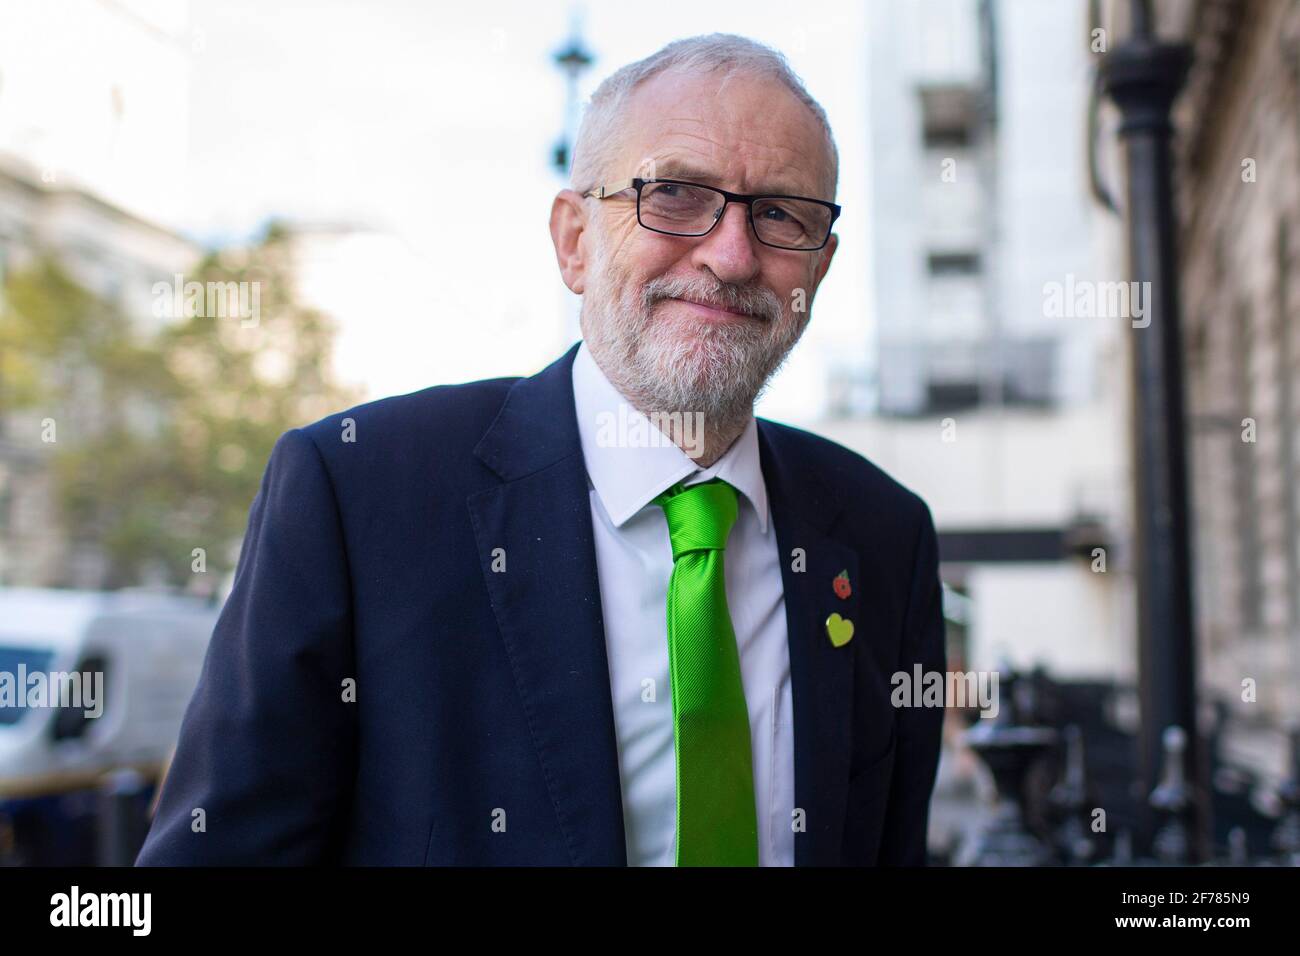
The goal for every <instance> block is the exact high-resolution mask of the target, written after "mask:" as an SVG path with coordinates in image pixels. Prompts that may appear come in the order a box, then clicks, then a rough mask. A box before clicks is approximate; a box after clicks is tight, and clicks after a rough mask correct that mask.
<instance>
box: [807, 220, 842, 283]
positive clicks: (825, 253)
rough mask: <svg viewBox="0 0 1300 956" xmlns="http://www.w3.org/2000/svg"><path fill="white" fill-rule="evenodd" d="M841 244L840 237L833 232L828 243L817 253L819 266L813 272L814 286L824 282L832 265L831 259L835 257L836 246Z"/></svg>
mask: <svg viewBox="0 0 1300 956" xmlns="http://www.w3.org/2000/svg"><path fill="white" fill-rule="evenodd" d="M839 244H840V237H839V236H837V235H835V233H833V232H832V233H831V237H830V238H829V239H827V240H826V245H825V246H824V247H823V248H822V249H821V251H820V252H818V253H817V255H818V257H819V258H818V260H817V267H816V269H815V270H814V272H813V288H814V289H815V288H817V287H818V286H819V285H821V284H822V279H824V278H826V270H827V269H829V268H830V267H831V259H833V258H835V248H836V247H837V246H838V245H839Z"/></svg>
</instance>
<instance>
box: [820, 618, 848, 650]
mask: <svg viewBox="0 0 1300 956" xmlns="http://www.w3.org/2000/svg"><path fill="white" fill-rule="evenodd" d="M826 633H827V635H828V636H829V637H830V639H831V643H832V644H834V645H835V646H836V647H843V646H844V645H845V644H847V643H848V642H849V641H850V640H851V639H852V637H853V622H852V621H850V620H849V619H848V618H847V617H840V616H839V615H838V614H832V615H831V616H830V617H828V618H827V619H826Z"/></svg>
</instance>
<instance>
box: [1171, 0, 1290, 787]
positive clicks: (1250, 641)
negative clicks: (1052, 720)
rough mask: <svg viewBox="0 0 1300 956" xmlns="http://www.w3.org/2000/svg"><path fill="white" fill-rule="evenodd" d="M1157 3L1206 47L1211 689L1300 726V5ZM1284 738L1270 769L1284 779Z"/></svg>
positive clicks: (1204, 531) (1200, 64) (1200, 316)
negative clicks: (1247, 688)
mask: <svg viewBox="0 0 1300 956" xmlns="http://www.w3.org/2000/svg"><path fill="white" fill-rule="evenodd" d="M1157 10H1158V12H1159V14H1160V15H1161V16H1160V20H1159V26H1160V28H1161V33H1162V36H1171V37H1174V38H1177V37H1186V38H1187V41H1188V42H1189V43H1190V44H1191V46H1192V51H1193V63H1192V67H1191V70H1190V73H1189V75H1188V81H1187V85H1186V88H1185V90H1184V93H1183V96H1182V97H1181V99H1180V101H1179V102H1178V104H1177V106H1176V110H1177V111H1176V114H1175V122H1176V125H1177V128H1178V139H1177V147H1178V155H1177V175H1178V179H1177V184H1178V187H1179V194H1178V211H1179V215H1180V232H1179V252H1180V255H1181V269H1182V283H1183V289H1182V293H1183V321H1184V323H1185V326H1186V334H1185V339H1184V341H1185V349H1186V369H1187V380H1186V381H1187V392H1188V409H1189V417H1190V423H1189V424H1190V432H1191V446H1190V456H1191V464H1190V467H1191V469H1192V476H1191V485H1192V497H1193V510H1194V521H1195V525H1194V530H1195V540H1194V546H1195V558H1196V568H1197V579H1196V596H1197V617H1198V621H1197V625H1198V626H1197V631H1198V637H1199V640H1200V642H1201V643H1200V654H1201V658H1200V661H1199V662H1198V664H1199V672H1200V677H1201V682H1202V684H1203V686H1205V687H1207V688H1213V689H1216V690H1218V691H1221V692H1222V693H1223V694H1224V696H1225V698H1226V699H1227V700H1229V701H1231V702H1233V705H1234V708H1233V709H1234V716H1235V717H1236V718H1237V719H1238V720H1239V721H1240V722H1242V723H1255V724H1256V725H1257V726H1258V725H1261V724H1265V723H1270V724H1274V725H1278V724H1281V723H1282V722H1284V721H1300V692H1297V690H1296V687H1297V686H1300V382H1297V381H1296V379H1297V372H1298V371H1300V3H1296V2H1294V0H1251V2H1246V0H1202V2H1197V3H1181V4H1179V3H1162V4H1160V5H1159V6H1158V7H1157ZM1248 678H1249V679H1253V680H1254V682H1255V683H1256V685H1257V696H1256V699H1254V700H1249V699H1243V686H1242V681H1243V680H1245V679H1248ZM1246 697H1247V698H1249V695H1246ZM1279 743H1280V741H1275V743H1274V746H1272V747H1271V748H1266V749H1264V750H1261V752H1260V753H1259V754H1258V755H1257V756H1258V758H1259V759H1258V760H1257V761H1256V762H1257V763H1260V764H1261V765H1267V766H1269V767H1271V768H1272V769H1273V770H1276V771H1277V772H1279V773H1280V772H1282V769H1283V768H1282V748H1281V747H1280V746H1278V744H1279ZM1243 756H1244V755H1243Z"/></svg>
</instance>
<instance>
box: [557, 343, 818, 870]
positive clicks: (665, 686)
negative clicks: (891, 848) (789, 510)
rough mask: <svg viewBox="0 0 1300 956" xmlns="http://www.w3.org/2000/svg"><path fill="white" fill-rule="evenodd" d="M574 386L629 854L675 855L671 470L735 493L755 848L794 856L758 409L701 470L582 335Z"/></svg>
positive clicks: (784, 679) (778, 587) (736, 585)
mask: <svg viewBox="0 0 1300 956" xmlns="http://www.w3.org/2000/svg"><path fill="white" fill-rule="evenodd" d="M573 395H574V400H575V404H576V408H577V414H578V433H579V435H580V436H581V440H582V454H583V458H584V459H585V461H586V465H587V474H588V477H589V486H590V492H589V493H590V497H591V521H592V527H593V529H594V531H595V539H596V568H597V576H598V577H599V579H600V596H601V606H602V611H603V614H604V620H605V643H606V648H607V654H608V658H609V681H610V689H611V694H612V698H613V703H614V728H615V732H616V734H617V737H618V765H619V780H620V784H621V787H622V791H623V822H624V828H625V830H626V834H627V861H628V865H630V866H672V865H673V862H674V860H675V858H676V821H675V817H676V798H677V795H676V763H675V759H676V758H675V756H674V752H673V705H672V693H671V688H670V686H669V669H668V631H667V617H668V579H669V578H670V577H671V575H672V571H673V555H672V546H671V544H670V543H669V540H668V522H667V520H666V519H665V518H664V513H663V509H662V508H660V507H659V506H658V505H656V504H654V503H653V499H654V498H655V496H656V495H658V494H659V493H660V492H662V491H664V490H666V489H667V488H669V487H671V486H672V485H673V484H674V483H676V482H678V481H682V482H683V483H684V484H688V485H690V484H695V483H696V482H699V481H707V480H709V479H711V478H721V479H722V480H724V481H726V482H727V483H728V484H730V485H731V486H732V487H734V488H735V489H736V490H737V491H738V492H739V493H740V494H739V514H738V516H737V518H736V523H735V525H734V526H733V527H732V529H731V535H730V537H729V538H728V539H727V547H726V551H725V552H724V554H725V557H724V559H723V561H724V566H725V571H726V583H727V608H728V610H729V611H730V612H731V623H732V625H733V627H734V629H735V632H736V644H737V647H738V648H739V651H740V674H741V681H742V683H743V684H744V689H745V704H746V707H747V708H748V710H749V733H750V740H751V746H752V753H753V758H754V798H755V804H756V806H755V809H756V811H757V814H758V862H759V865H760V866H793V865H794V833H793V832H792V830H791V825H790V822H791V814H792V812H793V810H794V728H793V710H792V705H791V697H790V654H789V647H788V645H787V637H786V621H785V597H784V589H783V586H782V582H781V564H780V560H781V559H780V554H779V553H778V551H777V545H776V532H775V531H774V530H773V528H772V523H771V520H770V514H769V511H768V504H767V488H766V486H765V485H764V483H763V474H762V470H761V468H760V466H759V455H758V425H757V422H756V421H755V420H754V418H753V417H752V416H751V417H750V420H749V424H748V425H747V426H746V428H745V431H744V432H743V433H742V434H741V436H740V437H739V438H738V439H737V440H736V441H735V443H734V444H733V445H732V446H731V448H729V449H728V450H727V453H726V454H725V455H723V456H722V457H721V458H720V459H719V460H718V461H717V462H715V463H714V464H713V466H712V467H710V468H708V469H704V470H701V469H700V468H699V467H697V466H696V464H695V462H694V461H692V460H691V459H690V458H689V457H688V456H687V455H686V454H685V453H684V452H683V451H682V450H681V449H680V448H678V447H677V446H676V445H674V444H672V443H671V442H670V441H668V440H667V438H666V437H665V436H664V435H663V434H662V432H660V431H659V430H658V429H657V428H655V427H654V426H653V425H652V424H651V423H650V422H649V421H647V420H646V418H645V416H643V415H641V413H640V412H638V411H636V409H634V408H633V407H632V406H631V405H630V404H629V403H628V402H627V401H626V399H624V398H623V396H622V395H621V394H620V393H619V392H618V390H617V389H615V388H614V386H613V385H612V384H611V383H610V381H609V379H608V378H606V377H605V374H604V373H603V372H602V371H601V370H600V367H599V366H598V365H597V364H596V362H595V360H594V359H593V358H592V357H591V353H590V352H589V351H588V349H587V345H586V343H585V342H584V343H582V345H581V346H580V347H579V349H578V354H577V356H576V357H575V359H574V363H573ZM611 439H613V440H611Z"/></svg>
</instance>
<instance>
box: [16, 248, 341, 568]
mask: <svg viewBox="0 0 1300 956" xmlns="http://www.w3.org/2000/svg"><path fill="white" fill-rule="evenodd" d="M292 256H293V243H292V237H291V236H290V235H289V234H287V233H286V232H285V231H284V230H282V229H279V228H276V227H274V226H272V227H271V228H270V229H268V231H267V233H266V235H265V237H264V238H263V239H262V240H261V241H260V242H259V243H257V244H256V245H255V246H253V247H251V248H247V249H240V250H225V251H222V252H216V253H212V254H209V255H208V256H207V257H206V258H205V259H204V260H203V262H202V263H201V264H200V265H199V266H198V268H197V269H196V270H195V272H194V273H193V274H192V275H190V276H188V277H187V278H188V279H189V280H190V281H197V282H199V283H204V284H206V283H208V282H222V283H225V282H236V283H239V282H248V283H257V290H258V295H259V299H260V303H259V304H260V315H259V316H258V317H257V322H256V324H252V323H250V322H248V321H241V318H240V317H239V316H237V315H236V316H229V317H215V316H212V315H211V314H209V313H208V312H207V310H206V309H205V310H202V311H201V314H198V315H192V316H188V317H185V316H182V317H171V318H169V319H166V320H164V321H160V322H152V323H146V322H142V321H135V322H132V321H130V320H129V318H128V317H126V316H124V315H123V314H122V313H121V311H120V310H118V309H116V308H115V307H114V306H112V305H111V304H109V303H106V302H104V301H103V300H101V299H99V298H97V297H96V296H94V295H93V294H92V293H90V292H89V291H87V290H86V289H84V288H82V287H81V286H79V285H78V284H77V283H76V282H75V281H74V280H73V279H71V278H70V277H69V276H68V274H67V273H66V272H65V271H64V270H62V269H61V268H60V267H59V265H58V263H57V262H55V261H53V260H52V259H43V260H40V261H39V262H38V263H36V264H35V265H34V266H33V267H32V268H30V269H26V270H23V271H21V272H17V273H14V274H12V275H11V276H9V277H8V278H7V280H6V282H5V289H4V300H3V308H0V421H3V419H4V417H5V413H6V412H8V413H10V414H13V413H15V412H23V411H36V412H39V414H40V416H41V417H42V418H43V417H51V418H54V419H55V421H56V423H57V427H58V441H57V442H56V443H54V444H53V445H49V446H47V448H48V449H49V452H48V454H49V458H50V461H49V467H50V474H51V476H52V477H53V480H54V484H55V488H56V491H57V501H58V512H59V523H60V532H61V534H62V535H63V536H64V537H65V539H66V540H67V541H68V542H70V543H71V544H72V545H73V546H74V547H75V546H87V545H88V546H91V547H94V548H97V549H99V550H100V551H101V552H102V553H103V554H104V556H105V557H106V559H107V567H108V573H107V575H106V577H105V580H104V581H103V582H102V583H103V586H105V587H121V586H126V585H130V584H136V583H140V582H141V581H142V580H143V579H145V578H146V577H158V576H161V577H162V578H164V579H165V580H166V581H168V582H169V583H171V584H174V585H177V586H184V587H190V588H193V589H195V590H213V589H215V588H216V586H217V584H218V583H219V581H220V579H221V576H222V575H223V574H224V573H225V572H227V571H228V570H230V568H231V567H232V565H233V562H234V560H235V559H236V557H237V548H238V542H239V540H240V537H241V535H242V533H243V531H244V527H245V524H246V521H247V515H248V508H249V505H250V504H251V502H252V500H253V497H254V496H255V495H256V493H257V490H258V487H259V484H260V481H261V475H262V471H263V469H264V468H265V465H266V460H267V457H268V456H269V454H270V451H271V448H272V446H273V445H274V443H275V440H276V438H277V437H279V435H280V434H281V433H283V432H284V431H285V430H287V429H289V428H293V427H296V426H299V425H303V424H306V423H308V422H310V421H313V420H315V419H316V418H319V417H321V416H322V415H325V414H328V413H329V412H330V411H333V410H336V409H338V408H341V407H345V406H346V405H348V404H351V403H353V402H355V401H357V400H358V399H359V395H357V394H356V393H354V392H352V391H350V390H348V389H345V388H343V387H341V386H339V385H338V384H337V383H336V382H335V381H334V380H333V378H332V376H331V374H330V356H331V352H332V347H333V339H334V329H333V326H332V323H331V322H330V321H329V320H328V319H327V317H326V316H324V315H323V314H321V313H320V312H318V311H315V310H312V309H309V308H306V307H305V306H303V305H302V304H301V303H300V302H299V301H298V299H297V296H296V294H295V290H294V286H293V268H292V267H293V260H292ZM245 288H252V287H245ZM195 548H202V549H203V550H204V552H205V553H206V565H207V573H206V575H204V576H202V577H197V576H196V575H195V574H194V573H193V571H192V570H191V554H192V551H193V549H195ZM53 583H66V582H63V581H60V582H53Z"/></svg>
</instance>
